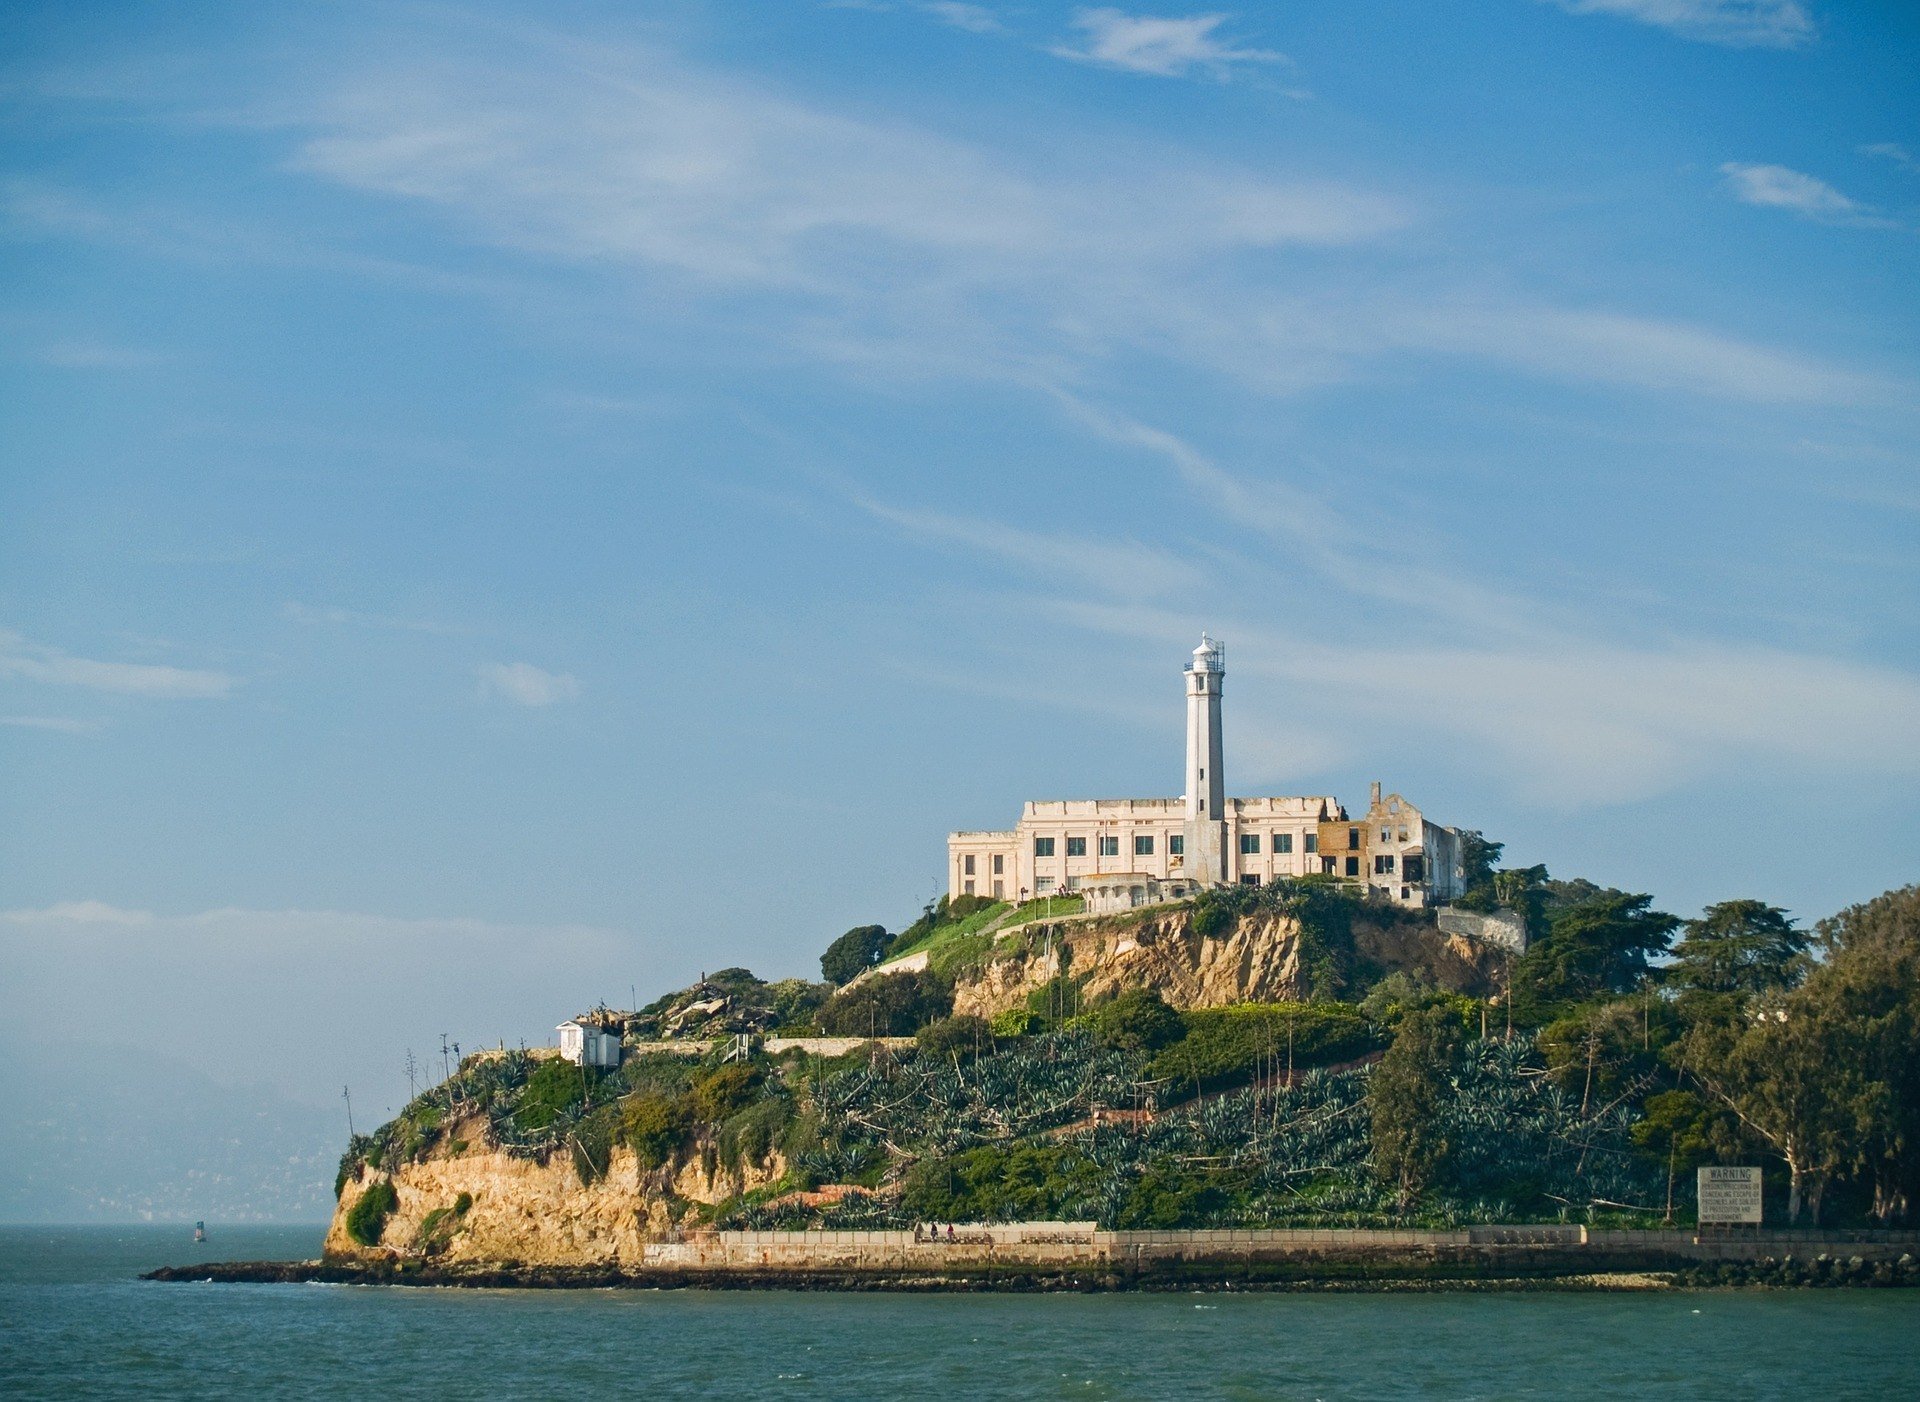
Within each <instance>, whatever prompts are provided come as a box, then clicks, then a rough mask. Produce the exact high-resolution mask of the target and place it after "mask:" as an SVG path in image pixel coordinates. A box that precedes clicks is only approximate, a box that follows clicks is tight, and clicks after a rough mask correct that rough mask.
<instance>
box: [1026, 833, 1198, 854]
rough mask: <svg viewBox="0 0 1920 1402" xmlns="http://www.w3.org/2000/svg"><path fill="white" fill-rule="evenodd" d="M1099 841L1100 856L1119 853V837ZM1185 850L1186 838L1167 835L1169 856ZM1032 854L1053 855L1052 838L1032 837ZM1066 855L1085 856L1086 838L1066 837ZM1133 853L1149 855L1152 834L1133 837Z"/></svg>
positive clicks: (1151, 849)
mask: <svg viewBox="0 0 1920 1402" xmlns="http://www.w3.org/2000/svg"><path fill="white" fill-rule="evenodd" d="M1099 842H1100V855H1101V856H1103V857H1117V856H1119V855H1120V839H1119V838H1117V837H1103V838H1100V839H1099ZM1186 850H1187V840H1186V839H1185V838H1184V837H1180V836H1177V835H1176V836H1173V837H1169V838H1168V839H1167V853H1168V855H1169V856H1174V857H1178V856H1181V855H1183V854H1184V853H1185V852H1186ZM1033 855H1034V856H1036V857H1051V856H1052V855H1053V839H1052V838H1051V837H1036V838H1034V840H1033ZM1067 855H1068V856H1069V857H1084V856H1086V855H1087V840H1086V838H1084V837H1070V838H1068V839H1067ZM1133 855H1134V856H1136V857H1151V856H1152V855H1153V834H1151V833H1140V834H1137V835H1136V836H1135V837H1134V839H1133Z"/></svg>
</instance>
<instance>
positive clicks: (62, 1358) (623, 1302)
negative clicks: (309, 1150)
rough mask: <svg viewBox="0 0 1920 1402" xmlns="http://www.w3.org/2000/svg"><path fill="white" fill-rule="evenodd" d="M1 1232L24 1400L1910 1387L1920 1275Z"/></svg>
mask: <svg viewBox="0 0 1920 1402" xmlns="http://www.w3.org/2000/svg"><path fill="white" fill-rule="evenodd" d="M188 1236H189V1234H188V1233H187V1232H186V1231H184V1230H183V1229H181V1228H178V1227H122V1228H114V1227H81V1228H44V1227H0V1396H6V1397H45V1396H63V1397H64V1396H85V1397H92V1398H113V1397H155V1396H163V1397H174V1396H192V1397H249V1398H256V1397H262V1396H271V1397H352V1398H355V1399H357V1402H369V1399H375V1398H392V1397H453V1396H458V1397H536V1396H537V1397H542V1398H546V1397H563V1396H586V1397H590V1398H595V1399H610V1398H613V1397H621V1396H629V1395H634V1396H638V1395H647V1396H658V1397H699V1398H702V1399H711V1400H713V1402H718V1400H719V1399H731V1398H736V1397H793V1398H892V1397H903V1396H904V1397H928V1396H938V1397H941V1398H943V1399H946V1400H947V1402H961V1399H968V1398H974V1397H1009V1398H1081V1399H1084V1398H1161V1397H1165V1398H1255V1397H1260V1398H1264V1397H1286V1398H1294V1397H1298V1398H1369V1399H1371V1398H1406V1397H1420V1398H1426V1397H1444V1398H1507V1397H1551V1398H1561V1397H1606V1398H1673V1397H1686V1398H1723V1397H1724V1398H1754V1397H1789V1396H1792V1397H1818V1398H1821V1399H1823V1402H1824V1399H1834V1398H1876V1399H1879V1398H1904V1397H1911V1396H1914V1395H1915V1394H1916V1393H1917V1392H1920V1291H1896V1290H1882V1291H1870V1290H1860V1291H1841V1290H1818V1291H1815V1290H1806V1291H1791V1292H1788V1291H1782V1292H1762V1291H1740V1292H1734V1291H1688V1292H1675V1293H1670V1294H1659V1295H1590V1294H1586V1295H1583V1294H1516V1295H1466V1294H1453V1295H1258V1296H1226V1295H947V1296H910V1295H880V1294H853V1295H831V1294H788V1293H770V1292H769V1293H760V1292H754V1293H742V1292H704V1291H612V1290H607V1291H546V1292H543V1291H533V1290H485V1291H470V1290H421V1289H381V1288H369V1287H361V1286H319V1285H208V1284H197V1285H188V1284H170V1285H161V1284H148V1283H145V1282H142V1281H140V1280H138V1279H136V1276H137V1275H138V1273H139V1272H141V1271H143V1270H149V1269H151V1268H153V1267H155V1266H158V1265H173V1264H184V1263H188V1262H192V1261H196V1260H234V1259H257V1258H262V1257H272V1258H278V1259H286V1258H289V1257H304V1256H311V1255H314V1254H315V1253H316V1252H317V1250H318V1247H319V1239H320V1232H319V1229H318V1228H314V1227H303V1228H231V1229H215V1230H214V1240H213V1241H211V1242H209V1243H207V1245H205V1246H203V1247H196V1246H194V1244H193V1243H192V1242H191V1241H190V1240H188Z"/></svg>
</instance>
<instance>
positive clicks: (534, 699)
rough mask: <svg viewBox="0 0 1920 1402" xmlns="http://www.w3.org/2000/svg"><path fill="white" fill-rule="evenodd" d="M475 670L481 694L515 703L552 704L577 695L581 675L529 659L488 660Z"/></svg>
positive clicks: (576, 697)
mask: <svg viewBox="0 0 1920 1402" xmlns="http://www.w3.org/2000/svg"><path fill="white" fill-rule="evenodd" d="M474 672H475V674H476V675H477V676H478V677H479V678H480V694H481V695H482V696H483V697H498V698H500V699H501V700H503V701H511V702H512V703H513V704H514V705H516V706H552V705H555V704H557V703H559V702H561V701H573V700H577V699H578V698H579V695H580V679H579V678H578V677H576V676H574V675H573V674H572V673H571V672H549V671H546V670H544V669H543V668H540V667H536V666H534V665H533V664H532V663H531V662H489V663H486V664H484V665H483V666H480V667H476V668H475V669H474Z"/></svg>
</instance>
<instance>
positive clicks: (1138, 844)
mask: <svg viewBox="0 0 1920 1402" xmlns="http://www.w3.org/2000/svg"><path fill="white" fill-rule="evenodd" d="M1133 855H1134V856H1136V857H1151V856H1152V855H1153V836H1152V834H1148V835H1147V836H1145V837H1136V838H1134V840H1133Z"/></svg>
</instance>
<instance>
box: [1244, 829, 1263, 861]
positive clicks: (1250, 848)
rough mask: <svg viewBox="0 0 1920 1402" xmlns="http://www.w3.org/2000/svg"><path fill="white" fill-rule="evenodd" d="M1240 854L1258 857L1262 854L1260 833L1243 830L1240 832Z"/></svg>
mask: <svg viewBox="0 0 1920 1402" xmlns="http://www.w3.org/2000/svg"><path fill="white" fill-rule="evenodd" d="M1240 855H1241V856H1243V857H1257V856H1259V855H1260V834H1259V833H1257V832H1243V833H1241V834H1240Z"/></svg>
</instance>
